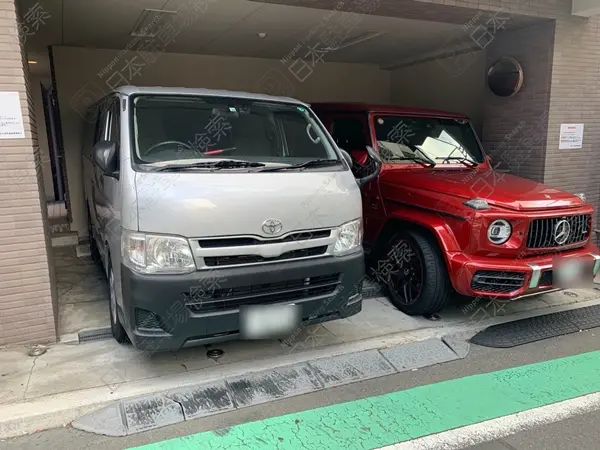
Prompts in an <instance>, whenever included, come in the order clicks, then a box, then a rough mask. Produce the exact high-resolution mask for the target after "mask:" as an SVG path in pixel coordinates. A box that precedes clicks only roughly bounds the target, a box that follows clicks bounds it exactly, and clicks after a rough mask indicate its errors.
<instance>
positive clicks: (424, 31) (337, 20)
mask: <svg viewBox="0 0 600 450" xmlns="http://www.w3.org/2000/svg"><path fill="white" fill-rule="evenodd" d="M190 1H195V2H205V3H204V5H205V6H206V11H205V12H204V13H201V14H199V16H198V19H197V20H196V21H195V22H194V23H193V24H192V25H190V26H187V27H184V28H182V29H181V32H180V33H179V34H178V36H177V38H176V40H175V42H173V43H171V44H170V45H169V47H168V48H167V51H169V52H173V53H192V54H208V55H228V56H246V57H258V58H276V59H279V58H283V57H285V56H286V55H287V54H289V53H290V52H292V51H293V49H294V48H296V49H297V53H296V57H304V56H305V54H306V53H307V51H308V48H307V45H313V46H314V45H315V44H319V42H322V39H321V38H320V35H321V33H322V32H324V31H325V30H327V29H329V30H330V31H331V30H340V27H341V24H342V23H343V21H344V20H345V19H349V20H352V18H351V17H350V16H348V13H345V12H337V13H335V15H333V16H331V17H330V18H329V20H327V19H326V18H327V16H328V15H331V12H330V11H324V10H321V9H313V8H305V7H295V6H284V5H278V4H270V3H269V4H267V3H259V2H254V1H247V0H128V1H122V0H85V1H82V0H45V1H44V2H39V0H20V1H19V10H20V13H21V16H22V21H23V23H24V24H25V25H26V26H27V27H28V28H27V29H28V31H29V33H28V36H27V40H26V49H27V50H28V52H29V55H30V59H33V58H37V59H40V60H39V61H38V64H37V65H35V66H32V70H33V71H34V72H41V71H44V70H45V68H46V62H45V61H42V60H41V59H43V58H44V54H45V51H46V50H45V49H46V48H47V47H48V46H49V45H64V46H77V47H91V48H111V49H123V48H126V47H127V46H128V45H131V42H132V40H134V39H135V38H134V37H132V36H131V32H132V30H133V29H134V27H135V25H136V23H138V21H139V20H140V18H141V16H142V14H143V12H144V9H147V8H150V9H159V10H161V9H162V10H166V11H179V12H180V14H179V15H178V17H177V19H180V18H181V17H182V16H184V15H185V13H182V11H184V10H185V8H187V7H189V5H190ZM40 5H41V9H40ZM150 14H151V13H150ZM32 17H36V18H37V19H36V20H32ZM354 17H356V16H354ZM150 20H151V17H149V18H147V19H146V23H148V22H149V21H150ZM173 20H175V16H174V15H172V14H164V15H163V16H162V18H161V19H160V20H159V21H157V22H156V24H157V25H156V27H157V28H160V27H161V26H164V24H165V23H167V22H168V21H173ZM332 32H337V31H332ZM374 32H380V33H381V34H380V35H378V36H376V37H374V38H372V39H370V40H366V41H364V42H361V43H358V44H356V45H351V46H349V47H347V48H343V49H339V50H336V51H334V52H328V53H327V54H326V57H325V60H326V61H329V62H349V63H365V64H379V65H384V66H385V65H389V64H391V63H394V62H396V61H398V60H404V59H406V58H411V57H416V56H417V55H419V54H423V53H428V52H431V51H435V50H437V49H439V48H440V47H441V46H442V45H443V44H444V43H445V42H447V41H449V40H451V39H454V38H457V37H461V36H462V37H464V36H465V35H466V33H465V31H464V30H463V28H462V26H461V25H459V24H452V23H441V22H429V21H419V20H411V19H401V18H394V17H383V16H375V15H362V16H360V17H359V20H358V22H357V23H356V24H355V25H354V26H353V28H352V29H351V31H350V32H348V33H347V34H346V39H352V38H355V37H360V36H364V35H365V34H366V33H367V34H368V33H374ZM258 33H266V37H265V38H260V37H259V36H258ZM311 33H312V37H311V38H310V39H308V40H307V36H310V35H311ZM338 33H339V32H338ZM467 39H468V35H467ZM303 40H304V41H303ZM325 46H326V45H325V44H319V48H322V47H325Z"/></svg>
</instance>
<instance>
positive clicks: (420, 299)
mask: <svg viewBox="0 0 600 450" xmlns="http://www.w3.org/2000/svg"><path fill="white" fill-rule="evenodd" d="M387 251H388V256H387V257H386V259H385V261H389V263H388V266H387V268H388V269H389V270H388V273H387V274H386V279H387V288H388V291H389V295H390V299H391V301H392V303H393V305H394V306H395V307H396V308H398V309H399V310H400V311H402V312H403V313H405V314H408V315H411V316H416V315H428V314H434V313H437V312H439V311H441V310H442V309H443V308H444V307H445V306H446V304H448V302H449V300H450V298H451V296H452V285H451V283H450V278H449V277H448V272H447V270H446V265H445V264H444V260H443V256H442V253H441V251H440V249H439V247H438V245H437V242H435V240H434V239H433V238H432V237H430V236H428V235H426V234H424V233H422V232H419V231H412V230H411V231H403V232H399V233H396V234H395V235H394V236H392V238H391V239H390V241H389V243H388V246H387Z"/></svg>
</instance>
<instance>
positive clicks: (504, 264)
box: [449, 243, 600, 300]
mask: <svg viewBox="0 0 600 450" xmlns="http://www.w3.org/2000/svg"><path fill="white" fill-rule="evenodd" d="M449 256H450V279H451V281H452V285H453V286H454V289H455V290H456V291H457V292H458V293H459V294H462V295H465V296H469V297H493V298H498V299H505V300H514V299H517V298H520V297H527V296H530V295H535V294H541V293H544V292H547V291H551V290H555V289H557V288H558V289H560V288H564V287H561V286H557V284H556V280H555V276H554V275H555V274H554V273H553V269H554V267H553V266H554V262H555V257H560V258H561V259H563V258H564V259H565V260H566V259H571V258H573V259H576V260H579V261H580V262H583V263H584V264H585V266H586V267H587V270H588V271H589V273H587V274H583V275H587V276H588V278H589V280H590V281H591V279H592V278H593V277H594V276H595V275H596V274H597V273H598V271H599V270H600V252H599V251H598V248H597V247H596V246H595V245H593V244H591V243H588V244H587V245H586V246H584V247H581V248H578V249H574V250H567V251H564V252H559V253H556V254H545V255H536V256H529V257H525V258H519V259H507V258H490V257H478V256H473V255H465V254H463V253H454V254H452V255H449ZM571 287H573V288H576V287H579V286H571Z"/></svg>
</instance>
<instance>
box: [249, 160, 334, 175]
mask: <svg viewBox="0 0 600 450" xmlns="http://www.w3.org/2000/svg"><path fill="white" fill-rule="evenodd" d="M338 164H340V160H339V159H311V160H310V161H306V162H303V163H300V164H292V165H290V166H277V167H265V168H264V169H260V170H259V171H258V172H278V171H281V170H294V169H300V170H303V169H308V168H310V167H327V166H337V165H338Z"/></svg>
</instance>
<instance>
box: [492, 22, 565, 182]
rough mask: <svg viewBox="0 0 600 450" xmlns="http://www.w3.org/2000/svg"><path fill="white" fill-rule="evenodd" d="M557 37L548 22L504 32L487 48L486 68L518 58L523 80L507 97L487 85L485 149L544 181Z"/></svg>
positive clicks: (505, 166)
mask: <svg viewBox="0 0 600 450" xmlns="http://www.w3.org/2000/svg"><path fill="white" fill-rule="evenodd" d="M553 41H554V22H553V21H547V22H542V23H540V24H537V25H533V26H527V27H524V28H521V29H518V30H515V31H506V32H503V33H499V34H498V35H496V36H495V37H494V39H493V40H492V41H491V43H490V44H489V45H488V46H487V47H486V60H487V61H486V71H487V68H489V67H490V66H491V65H492V64H494V63H495V62H496V61H497V60H498V59H500V58H502V57H511V58H514V59H515V60H517V61H518V62H519V64H520V65H521V66H522V68H523V73H524V84H523V87H522V88H521V90H520V91H519V92H518V93H517V94H516V95H514V96H513V97H507V98H506V97H498V96H496V95H494V94H493V93H492V92H491V91H490V90H489V89H487V88H486V89H485V96H484V125H483V145H484V148H485V150H486V152H487V153H488V154H490V155H491V156H492V158H493V160H494V166H495V167H498V168H499V169H500V170H507V171H509V172H510V173H513V174H515V175H519V176H523V177H526V178H530V179H532V180H536V181H543V180H544V169H545V160H546V138H547V130H548V108H549V107H550V87H551V82H552V60H553V51H554V50H553V43H554V42H553ZM483 75H484V74H482V76H483Z"/></svg>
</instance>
